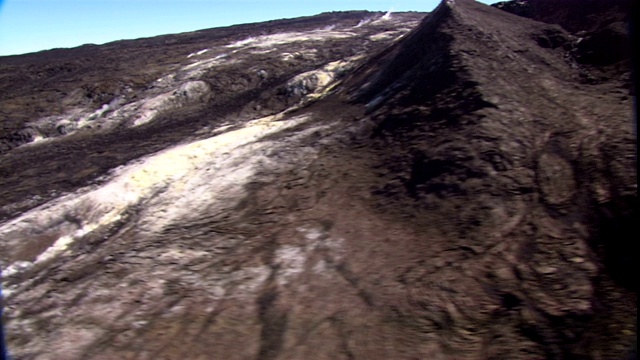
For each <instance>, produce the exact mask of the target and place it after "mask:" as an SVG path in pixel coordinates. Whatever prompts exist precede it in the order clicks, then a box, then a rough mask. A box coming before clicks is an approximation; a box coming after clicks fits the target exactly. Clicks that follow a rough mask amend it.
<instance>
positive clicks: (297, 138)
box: [0, 0, 637, 359]
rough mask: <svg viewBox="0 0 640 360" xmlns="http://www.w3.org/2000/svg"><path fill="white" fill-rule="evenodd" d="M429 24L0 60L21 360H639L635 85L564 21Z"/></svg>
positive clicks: (303, 27) (354, 19)
mask: <svg viewBox="0 0 640 360" xmlns="http://www.w3.org/2000/svg"><path fill="white" fill-rule="evenodd" d="M421 17H422V16H419V15H418V14H397V15H393V16H391V17H389V16H382V14H366V13H347V14H329V15H322V16H320V17H315V18H307V19H297V20H289V21H285V22H274V23H270V24H259V25H248V26H245V27H240V28H235V29H236V30H230V29H226V30H225V29H221V30H215V31H213V30H212V31H209V32H198V33H196V34H190V35H189V34H187V35H176V36H170V37H163V38H155V39H148V40H139V41H138V42H130V43H117V44H108V45H105V46H102V47H84V48H79V49H73V50H57V51H54V52H45V53H41V54H35V55H28V56H25V57H15V58H4V59H2V61H1V63H2V68H3V69H4V70H3V73H2V74H3V75H2V79H3V83H2V84H3V85H2V86H3V89H5V90H4V92H3V94H5V95H3V98H2V104H3V111H4V114H5V115H6V114H9V115H11V121H6V123H7V125H3V126H5V129H9V128H10V127H11V129H10V130H6V131H5V137H4V138H5V152H4V153H3V154H2V155H1V156H2V158H1V159H2V162H1V165H0V166H1V169H2V175H3V177H2V194H1V198H0V199H1V200H2V203H1V206H2V211H3V213H2V216H3V217H4V219H5V221H4V222H3V223H2V224H1V225H0V234H2V243H1V244H0V246H1V248H0V249H1V250H2V253H1V254H2V255H1V257H2V261H3V264H4V269H5V271H4V278H3V283H4V285H5V291H6V307H7V308H6V315H5V316H6V319H5V320H6V326H7V337H8V341H9V349H10V351H12V353H13V354H14V355H15V357H16V358H19V359H23V358H24V359H36V358H37V359H176V358H187V359H329V358H331V359H341V358H345V359H505V358H506V359H572V358H583V359H616V358H623V357H624V356H625V355H626V354H627V353H628V351H629V349H630V348H631V347H632V344H633V342H634V341H635V338H636V316H637V315H636V314H637V310H636V304H637V300H636V291H637V288H636V283H637V278H636V277H635V271H633V270H634V269H633V267H632V264H634V263H635V261H636V257H635V254H634V252H633V251H632V243H633V240H635V239H636V236H635V234H634V233H633V231H635V229H634V227H633V224H632V223H633V219H634V218H635V216H636V215H635V211H636V208H635V206H636V201H637V199H636V198H637V186H636V183H637V182H636V171H635V168H636V155H635V135H634V134H633V125H632V119H633V112H632V102H633V94H632V93H630V91H631V90H630V88H629V83H628V82H625V81H624V79H621V78H619V77H612V78H611V77H610V78H606V77H602V78H600V79H599V81H596V82H590V81H586V80H585V78H584V76H583V74H584V72H585V71H586V70H585V69H586V68H585V65H584V64H582V63H580V62H579V61H578V59H577V58H576V56H574V54H575V51H576V50H575V49H576V47H578V45H579V42H580V41H579V38H578V37H576V36H574V35H572V34H571V33H568V32H567V31H566V30H564V29H563V28H561V27H560V26H558V25H553V24H545V23H541V22H536V21H534V20H530V19H526V18H522V17H518V16H516V15H513V14H510V13H508V12H505V11H502V10H499V9H496V8H492V7H488V6H485V5H482V4H479V3H475V2H473V1H470V0H457V1H445V2H443V3H442V4H441V5H440V6H439V7H438V8H437V9H436V10H435V11H434V12H433V13H432V14H430V15H428V16H427V17H425V18H424V20H422V22H421V23H420V24H418V22H419V19H420V18H421ZM328 19H329V20H328ZM412 21H413V22H414V23H413V24H412ZM330 25H331V26H330ZM414 25H417V26H416V27H415V28H414V29H413V30H411V31H410V32H408V33H407V31H408V29H409V27H411V26H414ZM328 26H329V27H328ZM238 29H242V31H243V32H242V34H241V35H240V36H238V37H237V38H233V36H232V35H230V33H233V31H237V30H238ZM404 33H406V35H404V36H402V37H400V36H401V35H402V34H404ZM216 34H217V35H216ZM199 36H202V37H199ZM192 37H194V38H197V39H198V40H197V41H196V40H193V41H194V42H193V43H190V42H189V41H190V40H187V39H191V38H192ZM118 49H119V51H118V53H119V54H118V55H117V56H123V57H122V58H119V57H116V55H115V53H114V50H118ZM205 50H206V51H205ZM145 51H149V54H154V56H153V57H150V59H152V60H149V61H156V63H155V65H154V66H148V65H146V64H142V63H141V60H140V56H139V55H137V54H139V52H143V53H144V52H145ZM94 53H102V54H113V55H112V56H114V58H113V59H112V60H110V61H106V62H105V63H104V64H103V63H100V64H97V65H96V64H91V63H85V62H83V61H84V60H82V59H85V57H89V58H91V57H92V56H95V55H91V54H94ZM47 57H52V58H53V57H55V59H53V60H54V61H53V64H69V65H64V66H63V65H55V66H52V65H43V64H39V63H38V61H41V62H43V63H46V62H47V61H49V60H47ZM69 59H71V60H69ZM118 59H120V61H122V62H118V61H117V60H118ZM25 64H27V65H25ZM626 64H627V66H628V64H629V63H628V62H627V63H626ZM614 65H616V66H624V64H622V65H620V64H618V63H616V64H614ZM65 66H68V67H69V69H71V70H65ZM103 66H104V67H105V68H102V67H103ZM129 66H131V67H132V68H135V71H134V70H129V69H128V67H129ZM593 66H598V65H597V64H596V65H593ZM607 66H613V65H612V64H608V65H607ZM52 67H53V70H50V69H51V68H52ZM60 69H62V70H60ZM605 70H606V69H605ZM39 71H41V73H42V74H43V75H41V79H43V80H41V81H42V82H38V81H39V80H38V81H37V80H35V79H32V80H29V81H28V82H25V81H24V80H23V81H22V82H20V81H18V80H19V79H20V78H25V77H29V76H31V77H36V78H37V74H39V73H40V72H39ZM56 71H61V72H62V75H61V74H59V73H57V72H56ZM606 73H607V72H606V71H604V70H603V74H606ZM56 74H58V75H56ZM56 76H58V77H56ZM7 79H11V81H8V80H7ZM30 79H31V78H30ZM64 79H67V80H65V81H63V80H64ZM88 79H92V82H91V83H90V84H88V83H86V82H85V81H89V80H88ZM32 82H35V83H37V84H38V85H37V86H36V87H30V86H32V85H29V84H31V83H32ZM83 86H84V87H83ZM58 87H66V88H64V89H58ZM129 89H130V91H129ZM87 94H92V95H91V96H87ZM56 99H57V100H56ZM96 99H97V100H96ZM114 99H116V100H117V101H116V100H114ZM30 101H36V102H37V103H38V104H40V105H38V106H32V105H30V104H31V103H30ZM47 102H51V103H53V104H55V106H54V105H53V104H52V105H50V106H51V109H49V108H48V107H47V106H48V105H47ZM29 109H34V110H29ZM28 111H32V113H28ZM25 112H27V113H26V114H25ZM7 116H8V115H7ZM34 140H35V141H34ZM29 141H30V142H29Z"/></svg>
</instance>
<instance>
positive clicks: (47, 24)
mask: <svg viewBox="0 0 640 360" xmlns="http://www.w3.org/2000/svg"><path fill="white" fill-rule="evenodd" d="M439 2H440V1H439V0H0V56H2V55H15V54H23V53H28V52H35V51H40V50H46V49H52V48H62V47H75V46H80V45H83V44H103V43H106V42H110V41H115V40H122V39H136V38H141V37H149V36H155V35H164V34H174V33H180V32H188V31H194V30H202V29H208V28H213V27H220V26H228V25H235V24H244V23H253V22H259V21H267V20H274V19H283V18H293V17H299V16H307V15H315V14H319V13H321V12H326V11H342V10H371V11H431V10H433V9H434V8H435V7H436V6H437V5H438V3H439ZM481 2H484V3H492V2H495V1H491V0H481Z"/></svg>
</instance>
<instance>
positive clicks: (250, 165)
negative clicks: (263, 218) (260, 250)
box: [0, 115, 308, 276]
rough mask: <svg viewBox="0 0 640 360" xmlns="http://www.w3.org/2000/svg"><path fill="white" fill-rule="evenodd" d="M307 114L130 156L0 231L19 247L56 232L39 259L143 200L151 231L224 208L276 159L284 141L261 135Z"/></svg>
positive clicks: (12, 269) (144, 227) (143, 225)
mask: <svg viewBox="0 0 640 360" xmlns="http://www.w3.org/2000/svg"><path fill="white" fill-rule="evenodd" d="M306 120H308V117H306V116H300V117H293V118H288V119H282V116H281V115H276V116H269V117H266V118H262V119H258V120H254V121H251V122H249V123H247V124H246V125H245V126H244V127H242V128H240V129H237V130H234V131H228V132H224V133H222V134H219V135H217V136H213V137H211V138H208V139H204V140H199V141H196V142H193V143H188V144H183V145H178V146H175V147H172V148H170V149H167V150H164V151H161V152H159V153H156V154H153V155H150V156H147V157H145V158H142V159H140V160H136V161H133V162H131V163H129V164H127V165H126V166H123V167H121V168H119V169H117V170H116V171H115V172H114V174H113V175H112V178H111V180H110V181H108V182H106V183H105V184H104V185H101V186H99V187H93V188H85V189H82V190H80V191H78V192H76V193H74V194H69V195H66V196H64V197H61V198H58V199H56V200H54V201H51V202H49V203H47V204H44V205H42V206H39V207H37V208H35V209H33V210H31V211H29V212H26V213H25V214H23V215H22V216H20V217H18V218H16V219H14V220H11V221H9V222H7V223H4V224H2V225H0V237H2V238H3V239H6V241H7V244H6V248H9V249H19V248H20V244H21V243H23V242H24V241H26V240H28V239H29V237H31V236H33V235H34V234H38V235H39V236H41V235H42V234H51V236H57V237H58V238H57V240H56V241H54V242H53V245H52V246H50V247H49V248H48V249H46V250H45V251H44V252H42V253H41V254H40V255H39V256H37V257H36V259H34V262H35V263H38V262H42V261H45V260H48V259H51V258H53V257H55V256H58V255H59V254H61V253H63V252H64V251H66V250H67V249H68V248H69V247H70V246H71V245H72V244H73V243H74V241H76V240H78V239H80V238H82V237H83V236H85V235H86V234H88V233H90V232H92V231H94V230H95V229H97V228H100V227H107V226H109V225H111V224H114V223H116V222H117V221H118V220H120V219H122V217H123V216H125V214H126V212H127V210H128V209H130V208H131V207H133V206H136V205H138V204H140V203H141V202H143V201H145V202H146V203H145V210H144V211H143V212H142V214H141V218H140V220H139V221H140V223H139V228H140V229H141V231H142V232H143V233H146V234H153V233H154V232H157V231H160V230H162V229H163V228H164V227H165V226H167V225H169V224H171V223H173V222H175V221H178V220H184V219H185V218H188V217H189V215H190V214H192V213H198V212H200V211H201V210H202V209H203V208H209V209H211V211H213V212H214V213H215V212H221V211H224V209H228V208H230V207H233V206H234V205H235V203H236V201H238V200H240V199H241V198H242V196H244V195H245V193H244V185H245V184H246V183H247V182H248V181H250V180H251V177H252V176H253V175H254V174H255V172H256V171H257V170H260V169H264V168H265V167H273V166H278V164H277V163H275V162H273V161H270V160H269V159H268V154H269V152H272V151H274V150H275V149H276V148H277V147H278V146H285V144H286V142H279V143H275V142H272V141H264V140H262V139H263V138H264V137H266V136H268V135H271V134H274V133H277V132H279V131H282V130H284V129H287V128H290V127H292V126H296V125H299V124H301V123H304V122H305V121H306ZM261 140H262V141H261ZM70 219H73V220H70ZM25 267H28V265H26V264H25V262H24V261H21V262H16V263H14V264H12V265H10V266H8V267H7V268H6V269H5V270H4V271H3V276H9V275H11V274H13V273H16V272H18V271H20V270H21V269H24V268H25Z"/></svg>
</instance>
